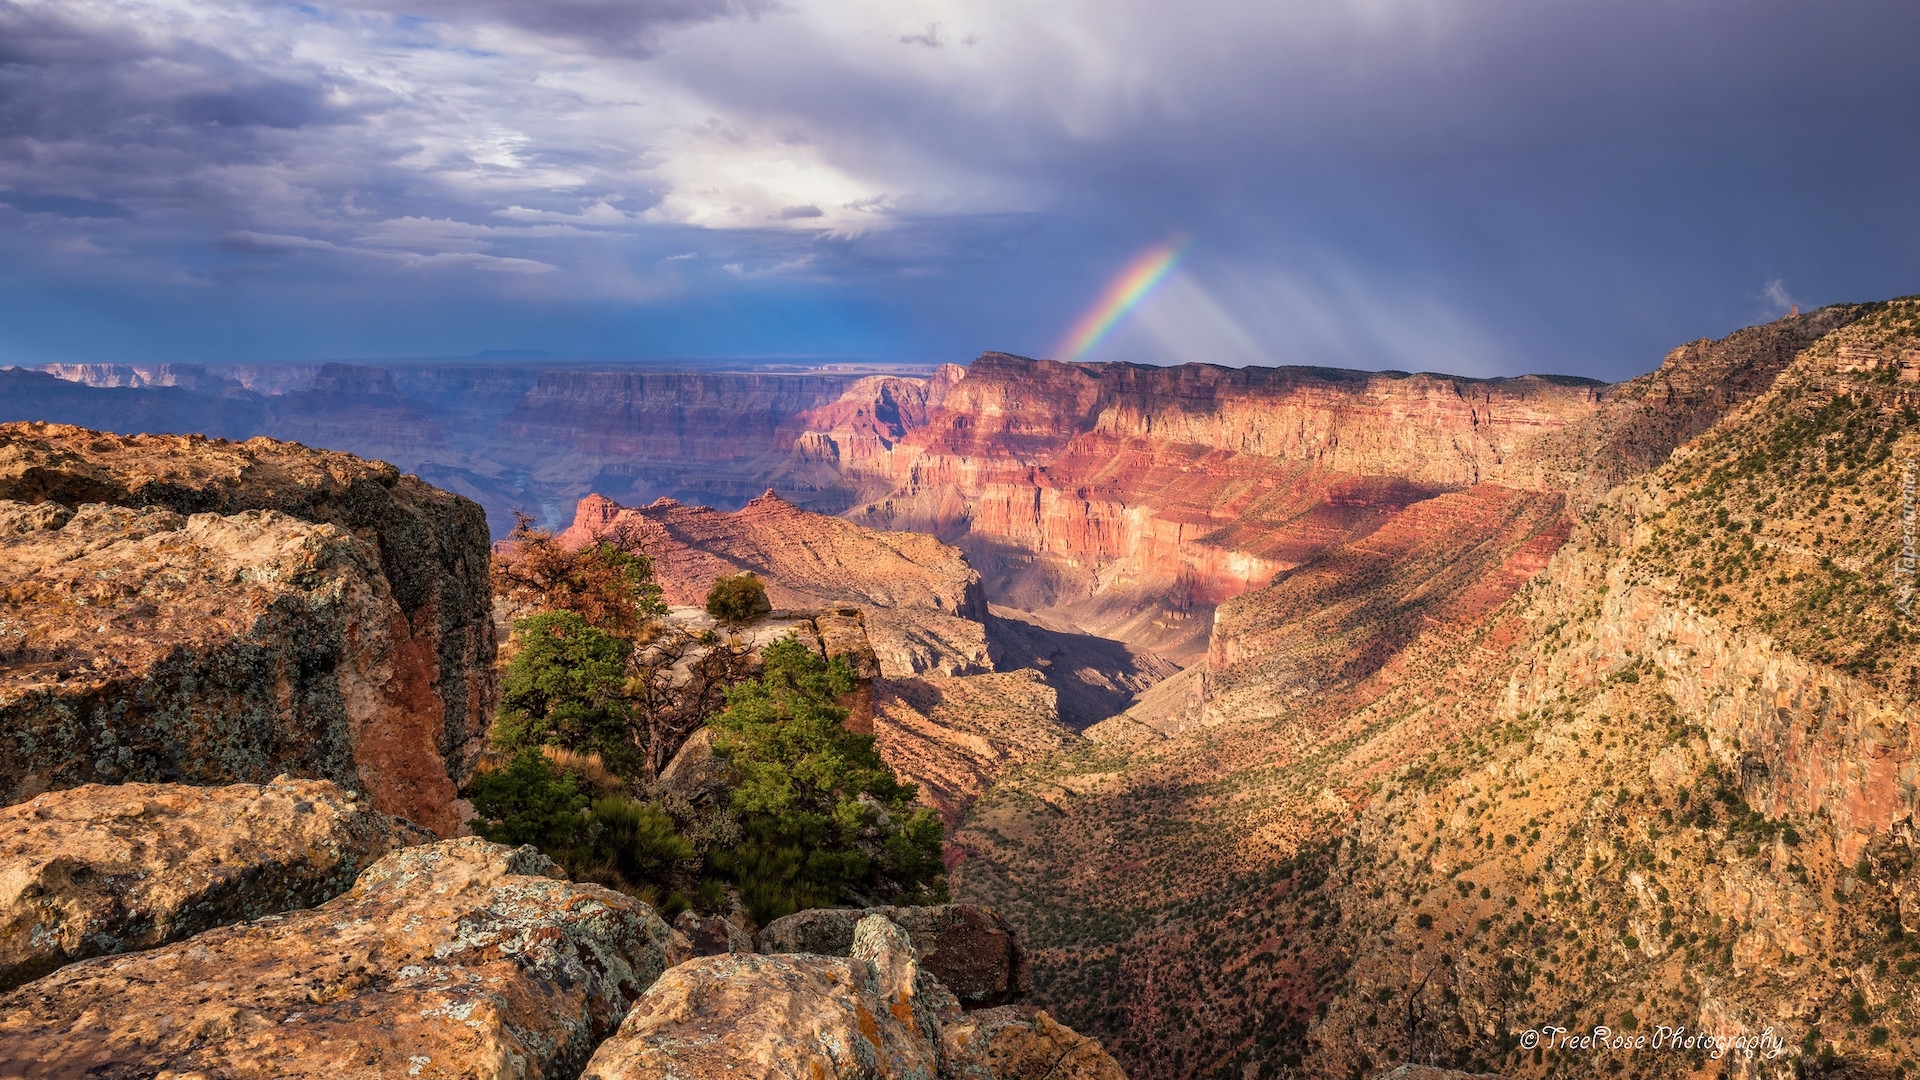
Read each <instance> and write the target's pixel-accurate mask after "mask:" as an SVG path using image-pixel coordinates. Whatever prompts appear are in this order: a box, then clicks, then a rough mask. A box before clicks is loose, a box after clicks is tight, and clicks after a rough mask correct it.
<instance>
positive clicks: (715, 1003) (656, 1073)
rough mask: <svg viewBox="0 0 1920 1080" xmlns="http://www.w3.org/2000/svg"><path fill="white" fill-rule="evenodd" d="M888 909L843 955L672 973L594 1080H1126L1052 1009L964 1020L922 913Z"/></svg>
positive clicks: (775, 958)
mask: <svg viewBox="0 0 1920 1080" xmlns="http://www.w3.org/2000/svg"><path fill="white" fill-rule="evenodd" d="M885 910H886V914H884V915H883V914H881V913H880V912H879V911H875V912H871V913H865V914H863V913H860V912H852V913H851V914H852V915H854V916H857V917H856V918H854V919H852V920H848V921H845V923H844V925H842V924H841V923H838V922H836V923H835V924H834V926H835V927H836V931H835V933H834V935H832V936H833V937H834V941H833V942H832V943H831V944H834V945H837V946H838V952H837V954H835V955H827V954H825V952H824V950H811V949H810V950H807V951H806V952H790V953H783V954H779V955H764V956H742V955H737V954H734V955H725V956H714V957H710V958H707V959H701V960H694V961H691V962H689V963H685V964H682V965H680V966H678V967H675V968H673V969H672V970H670V971H668V972H667V973H666V974H665V975H663V976H662V977H661V979H660V981H659V982H657V983H655V984H654V986H653V988H652V989H650V990H648V991H647V993H646V994H645V995H643V996H642V997H641V999H640V1001H639V1002H638V1003H636V1004H635V1005H634V1008H633V1011H632V1012H631V1013H630V1014H628V1016H627V1019H626V1022H625V1023H623V1024H622V1025H621V1027H620V1031H619V1033H618V1034H617V1035H615V1036H614V1037H613V1038H612V1039H609V1040H608V1041H607V1042H606V1044H605V1045H603V1046H602V1047H601V1048H600V1050H599V1052H597V1053H596V1054H595V1055H594V1057H593V1061H592V1062H591V1063H590V1064H589V1065H588V1066H587V1071H586V1073H585V1074H584V1075H585V1077H587V1078H589V1080H640V1078H649V1077H659V1078H665V1077H675V1078H681V1080H698V1078H702V1077H712V1078H716V1080H718V1078H726V1077H740V1076H785V1077H809V1076H811V1077H821V1076H834V1077H841V1078H845V1080H936V1078H937V1080H1061V1078H1065V1080H1126V1074H1125V1073H1124V1072H1122V1071H1121V1069H1120V1067H1119V1065H1118V1064H1116V1063H1115V1062H1114V1060H1113V1059H1112V1058H1111V1057H1109V1056H1108V1055H1107V1053H1106V1051H1105V1050H1103V1049H1101V1047H1100V1044H1099V1043H1097V1042H1094V1041H1093V1040H1092V1039H1088V1038H1086V1037H1084V1036H1081V1035H1079V1034H1077V1033H1075V1032H1073V1031H1072V1030H1070V1029H1068V1028H1065V1027H1063V1026H1061V1025H1060V1024H1058V1023H1056V1022H1055V1021H1054V1020H1053V1018H1052V1017H1051V1016H1048V1015H1047V1014H1046V1013H1044V1012H1040V1011H1038V1010H1023V1009H1019V1008H1015V1007H1009V1006H1003V1007H998V1008H991V1009H984V1010H979V1011H975V1012H970V1013H969V1012H963V1011H962V1009H961V1008H960V1002H959V1001H957V1000H955V997H954V995H953V994H952V993H950V992H949V991H948V988H947V986H946V984H945V980H944V978H942V977H940V976H937V975H936V974H935V973H934V967H933V963H934V954H933V953H923V952H922V951H921V942H922V941H923V940H925V939H924V937H923V935H921V934H913V935H909V934H908V932H907V931H905V930H903V929H902V928H901V926H900V925H899V924H898V923H897V922H895V921H894V918H897V917H899V916H902V915H910V914H911V913H912V912H914V911H915V910H917V909H912V908H893V909H885ZM787 921H788V920H785V919H782V920H779V921H778V922H776V923H774V924H773V926H772V927H769V928H768V929H769V930H772V929H773V928H774V927H778V926H779V925H780V924H781V923H785V922H787ZM795 925H796V924H790V928H794V927H795ZM842 929H843V930H844V931H845V933H844V935H842V934H840V933H839V930H842ZM793 937H794V940H793V941H792V942H787V943H789V944H828V943H827V942H824V941H821V942H812V941H801V939H802V938H806V937H808V935H807V934H806V933H805V932H802V931H800V930H798V929H797V928H796V929H795V934H794V935H793ZM843 937H844V940H841V939H842V938H843ZM782 940H783V941H784V940H785V939H784V938H783V939H782ZM948 947H951V946H948Z"/></svg>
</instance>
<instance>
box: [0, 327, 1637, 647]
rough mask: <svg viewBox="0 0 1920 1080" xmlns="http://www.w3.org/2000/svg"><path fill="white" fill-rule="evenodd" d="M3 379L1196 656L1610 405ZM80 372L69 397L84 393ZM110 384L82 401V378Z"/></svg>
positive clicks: (128, 424)
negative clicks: (677, 522) (1223, 624)
mask: <svg viewBox="0 0 1920 1080" xmlns="http://www.w3.org/2000/svg"><path fill="white" fill-rule="evenodd" d="M54 373H55V374H58V375H60V376H61V378H60V379H54V378H50V377H48V376H47V375H46V374H43V373H28V372H18V371H6V372H0V380H4V381H5V383H6V385H7V387H8V390H9V395H8V397H9V405H8V407H10V408H12V409H15V410H17V411H19V413H20V415H22V416H32V417H33V418H56V419H79V420H84V421H85V422H88V423H92V424H95V425H98V426H111V427H120V428H122V429H123V430H125V429H149V430H150V429H155V428H161V429H169V430H199V431H205V432H208V433H211V434H217V435H223V436H235V437H244V436H247V435H252V434H257V433H270V434H273V435H276V436H278V437H284V438H297V439H301V440H303V441H307V442H310V443H313V444H316V445H325V446H332V447H338V448H342V449H347V450H351V451H354V452H357V453H361V454H364V455H370V456H376V457H379V458H382V459H384V460H390V461H392V462H394V463H395V464H397V465H398V466H400V467H401V468H403V469H405V470H407V471H410V472H414V473H416V474H418V475H419V476H421V477H422V478H423V479H425V480H427V481H429V482H431V483H433V484H436V485H438V486H441V487H444V488H446V489H447V490H450V491H455V492H458V493H461V494H464V495H467V496H469V497H471V498H473V499H475V500H477V501H479V502H481V503H482V504H483V505H485V506H486V507H487V509H488V512H489V514H490V518H491V521H492V524H493V526H494V530H495V532H496V533H502V534H503V533H504V531H505V529H506V527H507V526H508V525H509V524H510V521H511V515H510V511H512V510H514V509H526V510H529V511H532V512H534V513H535V514H536V515H537V516H539V517H541V518H542V519H543V520H546V521H549V522H564V521H567V520H570V519H571V518H572V517H573V515H574V509H575V503H576V502H577V500H579V499H581V498H583V497H585V496H586V495H587V494H588V493H590V492H597V493H600V494H602V495H605V496H607V497H608V498H611V499H613V500H615V501H617V502H620V503H623V504H627V505H643V504H645V503H648V502H651V501H653V500H654V499H656V498H658V497H661V496H669V497H672V498H675V499H677V500H679V501H682V502H688V503H704V504H711V505H716V506H720V507H722V508H734V507H738V506H740V505H742V504H743V503H744V501H745V500H746V499H747V498H748V497H750V496H752V495H755V494H757V493H758V492H760V491H763V490H766V489H768V488H772V489H773V490H775V491H778V492H779V493H780V494H781V495H782V496H783V497H784V498H786V499H788V500H789V501H792V502H794V503H796V504H798V505H801V506H803V507H806V508H809V509H813V510H819V511H823V512H827V513H842V514H844V515H845V516H846V517H848V518H849V519H850V520H853V521H855V522H858V523H860V524H862V525H866V526H869V527H873V528H880V529H887V530H892V531H921V532H930V533H932V534H934V535H936V536H938V537H940V538H941V539H943V540H946V541H948V542H951V543H954V544H956V545H958V546H959V547H961V548H962V549H963V550H964V551H965V552H966V553H967V556H968V558H969V560H970V561H971V562H972V564H973V565H974V567H975V568H976V569H978V570H979V571H980V573H981V575H982V577H983V583H982V584H983V588H984V590H985V592H986V593H987V595H988V597H989V598H990V599H992V600H994V601H995V602H997V603H1002V604H1006V605H1008V606H1009V607H1012V608H1018V609H1024V610H1026V611H1030V612H1040V613H1043V614H1045V615H1047V616H1049V617H1051V618H1052V619H1053V620H1054V621H1055V622H1058V623H1061V624H1064V625H1068V626H1071V627H1075V628H1080V629H1084V630H1088V631H1091V632H1094V633H1097V634H1100V635H1103V636H1108V637H1114V638H1119V639H1122V640H1124V641H1126V642H1127V643H1128V644H1129V645H1131V646H1133V647H1134V648H1136V649H1151V650H1155V651H1159V652H1161V653H1163V654H1165V655H1166V656H1168V657H1171V658H1173V659H1174V660H1176V661H1178V662H1181V663H1187V662H1191V661H1193V660H1196V659H1198V658H1199V657H1200V656H1201V655H1203V654H1204V651H1205V638H1206V634H1207V631H1208V628H1209V626H1210V624H1211V616H1212V611H1213V607H1214V605H1216V604H1218V603H1220V602H1221V601H1224V600H1226V599H1229V598H1231V597H1233V596H1236V595H1239V594H1240V593H1243V592H1245V591H1247V590H1249V589H1254V588H1258V587H1260V586H1262V585H1264V584H1266V583H1267V582H1268V581H1269V580H1271V579H1272V578H1273V576H1274V575H1275V574H1276V573H1279V572H1281V571H1283V570H1285V569H1287V568H1289V567H1292V566H1297V565H1299V564H1301V563H1302V562H1305V561H1306V560H1308V559H1310V558H1312V557H1313V556H1314V555H1315V554H1316V553H1318V552H1321V551H1323V550H1326V549H1327V548H1328V547H1329V546H1330V545H1335V544H1338V543H1342V542H1345V541H1346V540H1349V539H1352V538H1354V537H1357V536H1361V535H1364V534H1366V533H1367V532H1369V531H1371V530H1372V529H1373V528H1375V527H1377V526H1378V525H1379V524H1380V523H1381V522H1383V521H1385V520H1387V519H1389V518H1391V517H1392V516H1393V515H1394V514H1397V513H1398V512H1400V511H1401V510H1402V509H1404V508H1405V507H1406V506H1408V505H1411V504H1413V503H1416V502H1418V501H1420V500H1422V499H1426V498H1429V497H1431V496H1433V495H1436V494H1439V493H1441V492H1444V491H1450V490H1458V489H1461V488H1464V487H1468V486H1471V485H1472V484H1475V483H1478V482H1482V481H1488V482H1499V483H1503V484H1506V485H1508V486H1511V487H1515V488H1519V489H1527V490H1538V489H1555V490H1557V489H1560V488H1564V487H1565V486H1566V483H1567V480H1566V478H1565V477H1562V476H1559V475H1556V474H1553V473H1552V470H1551V468H1550V467H1549V465H1550V463H1546V462H1543V461H1541V460H1540V459H1539V456H1538V455H1537V454H1536V453H1535V452H1534V450H1533V447H1535V446H1536V445H1537V444H1539V442H1540V440H1541V438H1542V437H1543V435H1547V434H1551V433H1555V432H1559V431H1562V430H1565V429H1568V428H1569V427H1570V426H1578V425H1580V424H1582V423H1583V422H1586V421H1589V420H1590V419H1591V418H1592V417H1594V416H1595V415H1596V414H1597V411H1598V410H1600V409H1601V408H1602V407H1603V405H1604V403H1605V402H1606V401H1607V398H1608V394H1609V391H1608V390H1607V389H1606V388H1604V387H1602V386H1600V385H1599V384H1596V383H1592V382H1588V381H1585V380H1578V379H1559V378H1545V377H1536V376H1529V377H1525V378H1518V379H1493V380H1475V379H1461V378H1451V377H1447V376H1437V375H1406V374H1401V373H1375V374H1368V373H1357V372H1343V371H1336V370H1332V369H1321V368H1304V367H1302V368H1271V369H1228V368H1219V367H1212V366H1208V365H1204V364H1189V365H1184V366H1182V367H1178V368H1150V367H1139V366H1133V365H1092V364H1064V363H1055V362H1052V361H1045V360H1029V359H1025V358H1021V357H1015V356H1009V355H1006V354H1000V353H988V354H986V355H984V356H981V357H979V358H978V359H976V360H975V361H973V363H972V364H971V365H969V366H967V367H964V368H963V367H959V366H957V365H947V366H945V367H942V368H939V369H937V370H936V371H934V372H933V373H932V374H931V375H929V376H927V377H917V376H901V375H871V376H865V377H861V376H857V375H853V374H840V373H828V372H821V373H808V374H791V373H773V372H751V371H749V372H716V371H697V370H682V371H672V370H665V369H660V368H653V367H642V366H637V365H630V366H627V367H602V368H593V367H560V366H555V365H538V364H526V363H521V364H513V363H497V364H487V363H446V364H389V365H347V364H324V365H295V366H289V367H286V368H273V367H271V366H268V365H231V366H224V367H222V366H208V367H191V366H185V365H176V366H169V367H158V366H156V367H152V368H139V367H112V366H100V365H69V366H64V367H60V368H59V369H58V370H57V371H56V372H54ZM63 380H66V381H63ZM82 382H84V383H87V384H90V385H88V386H82V385H81V383H82Z"/></svg>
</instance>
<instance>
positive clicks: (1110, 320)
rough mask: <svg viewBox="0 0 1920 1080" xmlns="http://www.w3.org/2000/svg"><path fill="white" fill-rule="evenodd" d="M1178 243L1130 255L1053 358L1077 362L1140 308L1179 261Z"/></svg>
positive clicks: (1173, 242)
mask: <svg viewBox="0 0 1920 1080" xmlns="http://www.w3.org/2000/svg"><path fill="white" fill-rule="evenodd" d="M1183 247H1185V244H1184V243H1183V242H1181V241H1170V242H1168V243H1165V244H1158V245H1155V246H1154V247H1150V248H1148V249H1147V250H1145V251H1143V252H1141V253H1140V254H1138V255H1136V256H1134V258H1133V261H1132V262H1130V263H1128V264H1127V265H1126V268H1125V269H1123V270H1121V271H1120V272H1119V273H1118V274H1116V275H1114V278H1113V280H1112V281H1110V282H1108V283H1107V287H1106V289H1105V291H1103V292H1101V294H1100V299H1098V300H1096V301H1094V304H1093V306H1092V307H1090V308H1088V309H1087V311H1086V314H1084V315H1082V316H1080V321H1078V322H1076V323H1074V324H1073V329H1071V330H1068V331H1067V336H1066V337H1065V338H1063V339H1061V342H1060V347H1059V348H1058V349H1057V350H1055V352H1054V355H1056V356H1060V357H1063V358H1065V359H1067V360H1079V359H1082V358H1084V357H1085V356H1086V355H1087V354H1088V353H1090V352H1092V351H1093V348H1094V346H1096V345H1098V344H1100V342H1101V340H1102V339H1104V338H1105V337H1106V336H1107V335H1108V334H1109V333H1111V332H1112V331H1113V328H1114V327H1116V326H1118V325H1120V320H1122V319H1124V318H1126V317H1127V313H1128V312H1130V311H1132V310H1133V309H1134V308H1137V307H1139V306H1140V302H1141V301H1142V300H1145V299H1146V298H1147V295H1148V294H1149V293H1151V292H1153V288H1154V286H1156V285H1158V284H1160V283H1161V282H1162V281H1165V280H1166V279H1167V275H1168V274H1170V273H1172V272H1173V268H1174V266H1175V265H1177V264H1178V263H1179V262H1180V251H1181V248H1183Z"/></svg>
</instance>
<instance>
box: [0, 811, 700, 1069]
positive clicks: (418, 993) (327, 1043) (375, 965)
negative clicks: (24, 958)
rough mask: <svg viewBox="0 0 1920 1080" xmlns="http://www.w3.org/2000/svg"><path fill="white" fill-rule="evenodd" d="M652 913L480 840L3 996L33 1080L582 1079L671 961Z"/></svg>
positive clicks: (1, 1018) (390, 859)
mask: <svg viewBox="0 0 1920 1080" xmlns="http://www.w3.org/2000/svg"><path fill="white" fill-rule="evenodd" d="M667 936H668V930H667V926H666V924H665V923H664V922H662V921H661V920H660V918H659V917H658V916H656V915H655V914H654V913H653V911H652V910H651V909H650V908H648V907H647V906H646V905H645V904H642V903H640V902H639V901H636V900H634V899H632V898H630V897H627V896H623V895H621V894H620V893H616V892H613V891H611V890H609V889H604V888H601V887H599V886H597V885H578V884H574V883H572V882H568V881H566V880H564V879H562V878H560V876H559V871H558V870H557V869H556V868H555V867H554V865H553V863H552V862H551V861H550V860H548V859H547V858H546V857H545V856H543V855H540V854H539V853H538V852H536V851H534V849H533V848H531V847H523V848H519V849H514V848H508V847H504V846H502V845H499V844H490V843H487V842H485V841H482V840H479V839H476V838H472V837H468V838H465V839H459V840H445V841H441V842H439V843H437V844H431V845H426V846H422V847H415V848H408V849H406V850H404V851H399V852H395V853H393V854H391V855H388V856H387V857H385V858H383V859H381V860H380V861H379V862H378V863H376V864H375V865H374V866H373V867H372V868H371V869H369V870H367V871H366V872H365V873H364V874H362V875H361V876H360V879H359V880H358V881H357V882H356V883H355V884H354V887H353V888H352V890H350V891H349V892H347V893H344V894H342V895H341V896H338V897H335V898H334V899H333V900H331V901H328V902H327V903H325V904H323V905H321V906H320V907H317V908H313V909H311V910H307V911H298V912H293V913H291V914H287V915H269V916H267V917H265V918H261V919H257V920H255V921H253V922H250V923H244V924H241V925H238V926H229V927H224V928H222V929H218V930H211V931H208V932H206V933H204V934H201V935H199V936H197V937H194V938H190V939H188V940H186V941H183V942H179V943H176V944H172V945H165V946H161V947H160V948H157V949H153V950H150V951H147V952H141V953H132V954H129V955H125V956H107V957H99V958H96V959H93V960H86V961H82V962H80V963H77V964H72V965H69V966H68V967H66V968H63V969H61V970H59V971H56V972H54V973H53V974H51V975H48V976H46V977H45V978H42V979H40V980H38V981H36V982H33V983H29V984H28V985H27V986H25V987H22V988H21V989H18V990H15V991H13V992H12V993H10V994H7V995H5V996H0V1046H4V1047H5V1052H4V1057H5V1060H6V1062H7V1065H8V1067H9V1068H10V1069H11V1070H12V1071H13V1072H14V1073H18V1074H23V1075H29V1076H34V1077H50V1078H51V1077H82V1076H86V1077H99V1076H181V1077H185V1076H209V1077H212V1076H218V1077H230V1078H254V1077H258V1078H267V1077H275V1078H281V1077H286V1078H295V1077H298V1078H314V1080H319V1078H322V1077H324V1078H327V1080H333V1078H337V1077H344V1076H352V1077H420V1078H433V1077H445V1078H452V1077H463V1078H465V1077H473V1078H495V1077H499V1078H505V1077H529V1078H533V1077H556V1076H559V1077H571V1076H574V1075H576V1074H577V1072H578V1070H579V1069H580V1067H581V1065H582V1064H583V1063H584V1062H585V1060H586V1059H587V1057H588V1056H589V1055H590V1054H591V1053H592V1050H593V1047H594V1046H595V1044H596V1043H598V1042H599V1041H600V1040H601V1039H603V1038H604V1037H606V1035H607V1034H608V1033H610V1032H611V1031H613V1030H614V1028H615V1027H616V1026H617V1025H618V1024H619V1022H620V1019H621V1017H622V1016H624V1015H625V1014H626V1011H627V1009H628V1007H629V1006H630V1005H631V1003H632V1002H633V1001H634V1000H635V999H636V998H638V997H639V996H640V994H641V992H642V991H643V990H645V989H646V988H647V986H648V985H649V984H651V983H652V982H653V980H654V979H655V978H656V977H658V975H659V973H660V971H661V968H662V960H663V956H662V949H663V946H664V944H665V942H666V940H667Z"/></svg>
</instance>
